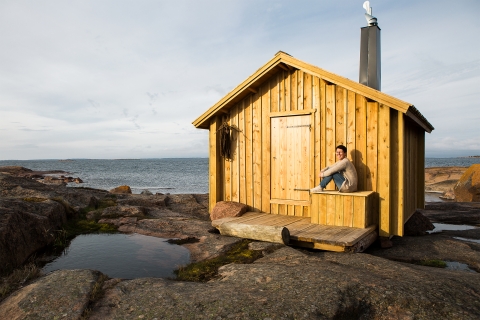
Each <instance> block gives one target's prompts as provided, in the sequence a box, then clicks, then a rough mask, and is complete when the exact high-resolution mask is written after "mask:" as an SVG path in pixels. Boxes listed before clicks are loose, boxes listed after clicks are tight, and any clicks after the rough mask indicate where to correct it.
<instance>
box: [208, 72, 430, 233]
mask: <svg viewBox="0 0 480 320" xmlns="http://www.w3.org/2000/svg"><path fill="white" fill-rule="evenodd" d="M279 70H280V69H279ZM252 89H253V90H252V93H251V94H249V95H248V96H246V97H245V98H243V99H242V100H240V101H238V102H237V103H236V104H235V105H233V106H232V107H230V109H229V110H228V115H227V118H226V121H227V122H228V123H229V125H230V126H232V127H234V128H237V130H234V132H233V137H234V139H233V144H232V152H233V157H232V159H230V160H225V159H222V158H220V155H219V151H218V142H217V138H218V137H217V134H216V130H218V128H219V126H220V125H221V124H222V122H223V121H224V120H225V119H222V118H221V117H220V116H216V117H214V118H212V121H211V124H210V146H209V147H210V176H209V180H210V210H211V209H212V208H213V205H214V204H215V203H216V202H218V201H221V200H231V201H238V202H241V203H245V204H247V206H248V210H250V211H262V212H270V213H272V214H283V215H295V216H304V217H311V219H312V222H314V223H319V224H332V225H335V224H339V223H341V224H347V225H352V224H355V223H356V222H355V218H354V216H349V215H346V214H345V212H346V211H345V210H347V211H348V210H350V208H353V209H354V210H358V209H356V208H357V206H356V204H355V201H356V200H355V199H354V198H352V199H347V200H345V201H343V200H342V201H340V200H335V199H333V200H318V201H316V202H311V197H310V196H309V195H308V191H295V192H291V191H288V190H286V189H287V188H283V186H286V185H289V184H292V183H294V182H295V179H294V178H293V176H292V175H291V174H287V172H290V173H291V172H296V173H295V174H299V172H309V176H308V178H307V179H305V180H302V182H301V183H300V184H299V185H298V186H297V189H309V188H312V187H314V186H316V185H318V184H319V183H320V177H319V173H320V170H321V169H322V168H325V167H326V166H327V165H329V164H333V163H334V162H336V157H335V147H336V146H337V145H338V144H344V145H346V146H347V148H348V158H349V159H350V160H351V161H352V162H353V163H354V165H355V167H356V170H357V173H358V189H359V191H374V192H376V197H374V199H373V200H371V203H370V204H369V208H371V210H372V211H374V212H378V215H372V217H371V218H369V220H368V223H372V224H378V225H379V231H380V235H383V236H388V235H392V234H395V235H402V234H403V224H404V222H405V221H406V220H407V219H408V218H409V217H410V215H411V214H413V212H414V211H415V209H416V208H419V207H422V206H423V204H424V195H423V192H422V191H423V190H422V186H423V185H424V181H423V179H424V177H423V171H424V169H423V167H424V153H425V143H424V130H423V129H421V128H420V127H419V126H418V125H416V124H415V123H414V122H413V121H410V120H409V119H408V118H406V116H405V114H404V113H403V112H402V111H397V110H395V109H393V108H390V107H389V106H388V105H385V104H381V103H379V102H376V101H371V100H368V99H367V98H365V97H364V96H362V95H361V94H360V93H358V92H353V91H350V90H348V89H346V88H344V87H342V86H340V85H338V84H332V83H330V82H328V81H325V80H324V79H321V78H319V77H317V76H313V75H312V74H309V73H308V72H304V71H300V70H296V69H291V70H283V69H282V70H280V71H278V72H277V73H275V74H272V76H271V77H270V78H269V79H268V80H267V81H265V82H264V83H262V84H261V86H259V87H258V88H252ZM305 115H308V116H309V117H310V119H311V120H310V128H309V130H310V138H309V139H310V140H309V143H305V144H301V150H300V151H299V152H298V154H297V152H288V150H289V143H295V144H297V143H301V141H302V136H296V137H293V138H292V137H290V136H288V137H287V135H285V136H279V137H275V139H273V135H274V132H273V131H272V127H271V126H272V123H273V122H272V119H274V118H275V119H277V118H278V120H275V121H277V122H275V123H278V124H279V125H281V126H282V125H283V126H285V125H286V123H287V121H289V123H292V124H291V126H304V125H305V123H304V122H301V121H302V120H301V119H302V117H304V116H305ZM213 119H214V120H213ZM292 121H293V122H292ZM287 138H288V139H293V140H292V141H290V142H288V141H287ZM274 154H279V155H281V156H282V157H286V159H282V161H283V160H285V163H288V164H289V166H291V167H283V166H278V165H276V164H275V162H274V161H272V156H273V155H274ZM305 157H307V158H309V159H311V161H310V162H301V161H300V159H301V158H305ZM298 166H301V167H300V168H298ZM272 174H277V175H278V176H279V177H280V179H279V180H278V181H279V182H278V183H272V182H271V176H272ZM405 186H408V188H407V187H405ZM412 186H414V187H412ZM328 189H330V190H334V189H335V186H334V184H333V183H331V184H330V185H329V187H328ZM302 192H304V193H302ZM305 192H306V193H305ZM299 194H302V195H304V197H303V198H302V197H297V195H299ZM212 195H213V196H212ZM274 195H275V196H274ZM369 201H370V200H369ZM327 207H328V208H330V209H332V208H334V207H338V208H342V210H341V212H338V213H337V214H336V215H335V214H333V213H330V214H325V215H322V214H319V211H321V210H322V209H321V208H327ZM327 211H328V210H327ZM340 221H341V222H340ZM357 223H360V222H357Z"/></svg>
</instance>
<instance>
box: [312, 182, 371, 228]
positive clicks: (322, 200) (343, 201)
mask: <svg viewBox="0 0 480 320" xmlns="http://www.w3.org/2000/svg"><path fill="white" fill-rule="evenodd" d="M376 197H377V196H376V192H374V191H358V192H352V193H341V192H338V191H323V192H322V193H312V194H311V216H310V218H311V223H313V224H321V225H327V226H342V227H355V228H367V227H369V226H372V225H378V212H377V209H376V208H377V206H376V203H375V199H376Z"/></svg>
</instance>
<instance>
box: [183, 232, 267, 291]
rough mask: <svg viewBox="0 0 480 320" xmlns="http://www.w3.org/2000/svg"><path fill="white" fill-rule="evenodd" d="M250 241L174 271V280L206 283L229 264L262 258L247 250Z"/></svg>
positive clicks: (259, 253)
mask: <svg viewBox="0 0 480 320" xmlns="http://www.w3.org/2000/svg"><path fill="white" fill-rule="evenodd" d="M250 242H252V241H250V240H242V241H240V242H239V243H236V244H235V245H234V246H233V247H232V248H231V249H230V250H228V251H227V252H226V253H224V254H222V255H220V256H218V257H216V258H213V259H208V260H204V261H200V262H194V263H191V264H189V265H187V266H184V267H180V268H179V269H177V270H175V271H174V272H175V274H176V275H177V278H176V280H180V281H196V282H206V281H208V280H210V279H212V278H213V277H215V276H216V275H217V274H218V268H220V267H221V266H224V265H226V264H230V263H252V262H253V261H255V260H257V259H258V258H261V257H262V253H261V252H260V251H254V250H250V249H248V244H249V243H250Z"/></svg>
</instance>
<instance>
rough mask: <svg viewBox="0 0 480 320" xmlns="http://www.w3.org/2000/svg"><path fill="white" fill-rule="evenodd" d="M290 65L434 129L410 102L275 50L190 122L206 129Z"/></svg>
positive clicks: (426, 128)
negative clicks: (260, 65) (274, 52)
mask: <svg viewBox="0 0 480 320" xmlns="http://www.w3.org/2000/svg"><path fill="white" fill-rule="evenodd" d="M292 68H295V69H298V70H302V71H304V72H306V73H309V74H311V75H314V76H317V77H319V78H321V79H324V80H326V81H328V82H331V83H333V84H338V85H340V86H342V87H343V88H345V89H347V90H350V91H352V92H355V93H358V94H361V95H363V96H365V97H366V98H369V99H371V100H374V101H377V102H379V103H381V104H384V105H387V106H389V107H390V108H393V109H396V110H398V111H401V112H403V113H404V114H405V115H406V116H407V117H409V118H411V119H412V120H414V121H415V122H416V123H417V124H418V125H420V126H421V127H422V128H423V129H424V130H425V131H427V132H429V133H430V132H431V131H432V130H433V129H434V128H433V126H432V125H431V124H430V122H428V120H427V119H425V117H424V116H423V115H422V114H421V113H420V111H418V110H417V109H416V108H415V107H414V106H413V105H412V104H410V103H408V102H405V101H402V100H400V99H397V98H395V97H392V96H390V95H388V94H385V93H383V92H380V91H377V90H375V89H372V88H370V87H367V86H365V85H363V84H361V83H358V82H355V81H352V80H350V79H347V78H344V77H342V76H339V75H336V74H334V73H331V72H328V71H326V70H324V69H321V68H319V67H316V66H314V65H311V64H308V63H306V62H303V61H301V60H298V59H295V58H294V57H292V56H291V55H289V54H287V53H285V52H282V51H279V52H278V53H277V54H276V55H275V56H274V57H273V58H272V59H271V60H270V61H268V62H267V63H266V64H264V65H263V66H262V67H261V68H260V69H258V70H257V71H256V72H255V73H254V74H252V75H251V76H250V77H248V78H247V79H246V80H245V81H243V82H242V83H240V84H239V85H238V86H237V87H236V88H235V89H233V90H232V91H230V92H229V93H228V94H227V95H226V96H224V97H223V98H222V99H220V101H218V102H217V103H216V104H214V105H213V106H212V107H211V108H210V109H208V110H207V111H205V112H204V113H203V114H202V115H201V116H200V117H198V118H197V119H196V120H195V121H193V125H194V126H195V127H197V128H201V129H208V128H209V121H208V120H209V119H210V118H211V117H213V116H215V115H216V114H218V113H221V112H223V111H226V110H228V109H229V108H230V107H231V106H233V105H234V104H235V103H237V102H238V101H240V100H242V99H243V98H244V97H246V96H247V95H249V94H251V93H252V92H257V90H258V87H259V86H260V85H261V84H262V83H263V82H265V81H266V80H267V79H268V78H270V77H271V76H272V75H274V74H275V73H277V72H278V71H280V70H282V69H283V70H289V69H292Z"/></svg>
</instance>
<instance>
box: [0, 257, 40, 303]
mask: <svg viewBox="0 0 480 320" xmlns="http://www.w3.org/2000/svg"><path fill="white" fill-rule="evenodd" d="M39 276H40V268H39V267H37V266H36V265H35V264H33V263H30V264H27V265H25V266H23V267H21V268H18V269H15V270H13V271H12V272H11V273H10V274H8V275H6V276H4V277H2V278H0V301H2V300H4V299H5V298H6V297H7V296H8V295H9V294H10V293H12V292H13V291H15V290H17V289H19V288H20V287H21V286H23V285H25V284H26V283H28V282H29V281H30V280H33V279H36V278H38V277H39Z"/></svg>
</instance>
